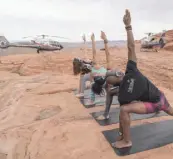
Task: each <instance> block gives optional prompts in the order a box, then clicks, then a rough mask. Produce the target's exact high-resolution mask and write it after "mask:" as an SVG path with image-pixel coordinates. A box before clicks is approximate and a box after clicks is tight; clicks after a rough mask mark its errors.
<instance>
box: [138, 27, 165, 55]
mask: <svg viewBox="0 0 173 159" xmlns="http://www.w3.org/2000/svg"><path fill="white" fill-rule="evenodd" d="M165 32H166V31H165V30H164V31H163V32H162V33H160V34H154V33H151V32H150V33H145V34H147V35H148V36H147V37H144V38H143V39H141V48H140V51H141V52H143V51H148V50H152V51H156V52H158V49H161V48H163V47H164V46H165V44H166V41H165Z"/></svg>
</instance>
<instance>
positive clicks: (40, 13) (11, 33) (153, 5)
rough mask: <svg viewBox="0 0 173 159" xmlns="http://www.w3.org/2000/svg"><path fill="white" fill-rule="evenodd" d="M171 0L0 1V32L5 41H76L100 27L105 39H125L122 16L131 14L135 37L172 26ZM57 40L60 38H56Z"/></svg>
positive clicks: (172, 3) (98, 32)
mask: <svg viewBox="0 0 173 159" xmlns="http://www.w3.org/2000/svg"><path fill="white" fill-rule="evenodd" d="M172 6H173V0H144V1H141V0H119V1H118V0H2V1H1V4H0V23H1V24H0V34H3V35H5V36H6V37H7V38H8V39H9V40H18V39H21V37H23V36H31V35H37V34H49V35H58V36H64V37H68V38H70V39H71V41H80V40H81V37H80V35H81V33H86V34H87V35H88V34H89V33H90V32H94V33H95V35H96V39H98V40H99V38H100V36H99V34H100V30H101V29H102V30H104V31H105V32H106V33H107V36H108V39H110V40H120V39H126V37H125V35H126V34H125V30H124V25H123V22H122V17H123V15H124V10H125V9H126V8H128V9H130V11H131V13H132V24H133V29H134V33H135V38H136V39H139V38H141V37H143V35H144V33H145V32H149V31H151V32H159V31H161V30H163V29H172V28H173V9H172ZM60 41H61V40H60Z"/></svg>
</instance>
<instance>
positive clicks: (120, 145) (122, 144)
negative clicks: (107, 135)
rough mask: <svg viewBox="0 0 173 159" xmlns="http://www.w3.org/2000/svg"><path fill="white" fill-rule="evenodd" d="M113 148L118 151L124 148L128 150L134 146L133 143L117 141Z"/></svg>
mask: <svg viewBox="0 0 173 159" xmlns="http://www.w3.org/2000/svg"><path fill="white" fill-rule="evenodd" d="M112 146H113V147H115V148H117V149H122V148H127V147H131V146H132V142H131V141H129V142H126V141H124V140H121V141H116V142H115V143H112Z"/></svg>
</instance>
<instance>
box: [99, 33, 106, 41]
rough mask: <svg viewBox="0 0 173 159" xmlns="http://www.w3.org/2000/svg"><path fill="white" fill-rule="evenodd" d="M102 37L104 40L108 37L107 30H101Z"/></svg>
mask: <svg viewBox="0 0 173 159" xmlns="http://www.w3.org/2000/svg"><path fill="white" fill-rule="evenodd" d="M100 37H101V39H103V40H107V37H106V34H105V32H103V31H101V36H100Z"/></svg>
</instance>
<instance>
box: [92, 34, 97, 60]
mask: <svg viewBox="0 0 173 159" xmlns="http://www.w3.org/2000/svg"><path fill="white" fill-rule="evenodd" d="M91 41H92V53H93V62H95V63H96V43H95V35H94V33H92V35H91Z"/></svg>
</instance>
